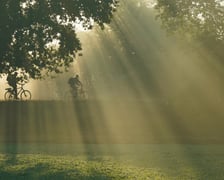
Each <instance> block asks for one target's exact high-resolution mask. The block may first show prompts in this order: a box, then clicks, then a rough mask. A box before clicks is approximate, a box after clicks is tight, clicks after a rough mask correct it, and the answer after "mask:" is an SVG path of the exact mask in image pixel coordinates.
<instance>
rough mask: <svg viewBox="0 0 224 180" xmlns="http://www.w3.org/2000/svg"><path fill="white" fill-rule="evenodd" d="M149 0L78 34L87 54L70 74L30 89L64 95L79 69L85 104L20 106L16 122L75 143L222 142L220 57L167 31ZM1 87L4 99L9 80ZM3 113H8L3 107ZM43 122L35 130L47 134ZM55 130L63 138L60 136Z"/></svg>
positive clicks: (46, 96) (43, 96) (44, 95)
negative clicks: (167, 139) (166, 140)
mask: <svg viewBox="0 0 224 180" xmlns="http://www.w3.org/2000/svg"><path fill="white" fill-rule="evenodd" d="M149 2H150V1H143V0H142V1H134V0H130V1H123V2H121V4H120V7H119V9H118V11H117V12H116V14H115V16H114V19H113V21H112V23H111V24H110V26H106V27H105V29H104V30H101V29H98V28H95V29H93V30H91V31H80V32H79V33H78V34H79V37H80V40H81V42H82V45H83V50H82V52H81V53H82V56H77V57H76V59H75V62H74V64H73V65H72V66H71V68H70V70H69V72H66V73H63V74H59V75H56V77H55V78H53V79H50V78H47V79H45V80H41V81H40V80H32V81H30V82H29V83H28V84H27V85H26V86H25V88H27V89H29V90H30V91H31V92H32V99H33V100H65V98H64V94H65V92H66V91H68V90H69V86H68V83H67V82H68V78H69V77H71V76H73V75H74V74H79V75H80V79H81V81H82V82H83V84H84V88H85V90H86V91H87V93H88V99H87V100H86V101H85V102H84V104H76V102H74V103H72V102H71V104H66V102H63V101H62V104H60V102H61V101H58V102H56V103H55V104H54V103H53V104H52V102H51V103H50V102H47V103H46V104H42V105H41V103H40V102H38V103H37V104H36V105H35V104H34V105H32V104H31V106H30V107H29V106H28V105H26V104H22V107H19V108H22V109H24V112H26V116H25V115H23V114H21V115H20V116H21V117H20V116H19V117H18V121H19V120H20V119H21V121H24V124H26V123H25V122H26V120H25V119H26V118H28V119H29V121H32V122H33V123H34V125H33V126H34V127H31V128H30V129H31V130H32V128H34V129H36V126H37V124H40V125H41V124H42V126H43V127H44V129H45V130H46V134H47V135H46V136H44V135H43V136H41V137H42V140H44V139H45V140H47V139H48V138H49V137H50V138H51V137H52V138H55V139H57V138H58V139H60V138H61V139H62V140H61V141H66V140H67V139H69V138H70V139H71V141H73V140H74V139H72V138H76V137H77V136H76V135H74V134H72V133H80V134H79V137H81V140H80V139H79V140H78V141H79V142H80V141H83V142H119V143H127V142H129V143H130V142H153V140H152V139H153V138H159V137H161V138H170V137H175V138H180V136H182V137H181V138H186V137H187V138H192V137H193V138H196V139H197V138H199V137H200V138H204V139H206V138H207V139H208V137H209V138H211V139H213V140H214V139H216V138H219V140H221V141H222V140H223V138H222V137H223V133H222V129H221V127H223V123H222V120H223V118H224V113H223V110H222V107H223V105H224V97H223V92H224V82H223V75H224V71H223V63H222V62H221V61H220V59H222V57H223V54H221V58H220V57H216V56H215V55H214V54H212V53H211V52H210V51H209V50H208V49H206V48H204V47H203V46H202V45H201V44H200V43H199V42H197V41H194V42H192V41H191V42H188V41H186V40H184V39H183V38H181V37H179V36H178V35H176V36H175V35H174V36H168V35H167V33H166V31H165V30H163V29H161V22H160V21H159V20H156V19H155V11H154V10H153V9H152V6H151V4H150V3H149ZM2 84H3V86H1V93H2V97H3V92H4V88H5V87H7V84H6V82H5V80H4V79H2ZM39 103H40V104H39ZM63 103H65V104H63ZM64 105H65V106H64ZM8 106H10V104H9V105H8ZM27 108H31V110H32V111H30V112H28V111H26V110H27ZM66 108H67V109H66ZM17 111H18V112H20V109H17ZM2 113H3V114H5V115H2V117H5V118H6V119H7V118H9V115H8V114H7V112H4V109H3V110H2ZM35 113H37V114H38V115H35ZM24 116H25V118H24ZM13 117H14V116H12V117H11V116H10V118H11V119H12V120H11V121H12V122H13V123H14V118H13ZM64 118H65V119H66V120H65V122H66V125H65V126H64V127H65V128H64V129H62V128H61V124H62V123H64V122H63V120H64ZM13 123H12V124H13ZM57 123H58V124H57ZM52 124H54V127H53V126H52ZM21 126H22V125H21ZM10 127H11V126H10ZM13 127H14V126H13ZM24 127H27V126H24ZM43 127H42V128H40V129H36V130H35V132H34V133H37V134H41V135H42V134H44V132H43V130H42V129H43ZM74 128H75V129H74ZM9 129H10V128H9ZM27 129H29V127H27ZM31 130H30V131H31ZM58 132H63V133H62V134H64V136H58V135H57V136H56V134H59V133H58ZM87 132H88V133H87ZM21 133H23V131H21ZM69 133H70V134H72V136H70V134H69ZM49 134H50V135H49ZM48 135H49V137H47V136H48ZM21 137H22V138H24V137H25V136H22V135H21ZM35 137H38V135H35ZM111 137H112V139H110V138H111ZM63 138H64V139H63ZM85 138H87V139H85ZM88 138H90V139H91V138H93V139H92V140H90V141H88ZM94 138H95V139H94ZM97 138H98V139H97ZM102 138H103V140H102ZM150 138H151V140H152V141H151V140H150ZM116 140H117V141H116ZM181 140H182V139H181ZM181 140H180V141H181ZM216 140H217V139H216ZM49 141H50V140H49ZM69 141H70V140H69ZM74 141H75V140H74ZM164 141H165V140H164ZM164 141H163V142H164ZM180 141H179V142H180ZM214 141H215V140H214ZM209 142H211V141H209Z"/></svg>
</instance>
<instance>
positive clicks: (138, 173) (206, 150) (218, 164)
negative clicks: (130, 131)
mask: <svg viewBox="0 0 224 180" xmlns="http://www.w3.org/2000/svg"><path fill="white" fill-rule="evenodd" d="M0 150H1V153H0V167H1V168H0V179H77V180H82V179H83V180H84V179H85V180H92V179H93V180H102V179H104V180H112V179H114V180H147V179H158V180H159V179H161V180H162V179H163V180H167V179H168V180H169V179H172V180H173V179H181V180H182V179H186V180H189V179H212V180H216V179H217V180H219V179H220V180H221V179H223V178H224V146H223V145H171V144H160V145H159V144H154V145H146V144H145V145H143V144H138V145H134V144H132V145H131V144H123V145H122V144H120V145H115V144H114V145H106V144H104V145H94V144H89V145H81V144H79V145H71V144H69V145H68V144H47V145H46V144H20V145H15V144H1V146H0Z"/></svg>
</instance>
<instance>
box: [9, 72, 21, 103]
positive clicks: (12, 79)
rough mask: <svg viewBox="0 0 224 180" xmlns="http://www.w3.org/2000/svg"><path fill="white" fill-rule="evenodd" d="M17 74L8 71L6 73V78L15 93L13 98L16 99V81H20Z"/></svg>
mask: <svg viewBox="0 0 224 180" xmlns="http://www.w3.org/2000/svg"><path fill="white" fill-rule="evenodd" d="M17 75H18V73H17V72H14V73H10V74H8V76H7V79H6V80H7V81H8V84H9V86H11V87H12V90H13V94H14V95H15V97H14V98H15V99H18V93H17V83H18V82H19V81H20V78H19V77H18V76H17Z"/></svg>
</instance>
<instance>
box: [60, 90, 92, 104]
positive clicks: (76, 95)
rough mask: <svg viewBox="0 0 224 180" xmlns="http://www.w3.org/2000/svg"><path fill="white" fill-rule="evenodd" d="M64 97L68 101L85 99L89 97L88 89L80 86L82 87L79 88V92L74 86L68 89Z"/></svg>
mask: <svg viewBox="0 0 224 180" xmlns="http://www.w3.org/2000/svg"><path fill="white" fill-rule="evenodd" d="M64 98H65V100H67V101H71V100H85V99H88V96H87V93H86V91H85V90H84V89H83V88H82V87H80V88H78V89H77V92H75V91H74V90H73V89H72V88H71V89H70V90H68V91H67V92H66V93H65V96H64Z"/></svg>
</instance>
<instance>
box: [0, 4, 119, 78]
mask: <svg viewBox="0 0 224 180" xmlns="http://www.w3.org/2000/svg"><path fill="white" fill-rule="evenodd" d="M117 3H118V2H117V0H69V1H68V0H63V1H62V0H38V1H37V0H19V1H13V0H2V1H1V4H0V74H11V73H13V72H15V71H18V72H20V73H21V72H22V74H28V75H29V76H30V77H31V78H33V79H38V78H42V77H43V76H44V74H49V73H51V72H56V73H59V72H62V71H63V70H66V69H67V68H68V67H69V65H70V64H71V63H72V62H73V60H74V57H75V55H76V54H77V52H78V51H79V50H81V43H80V41H79V39H78V37H77V34H76V30H77V28H76V27H77V25H78V24H79V25H81V26H82V27H84V28H88V29H90V28H92V25H93V22H94V23H97V24H99V25H100V26H101V27H102V28H103V26H104V23H109V22H110V20H111V18H112V13H113V11H114V10H115V8H116V6H117Z"/></svg>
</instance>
